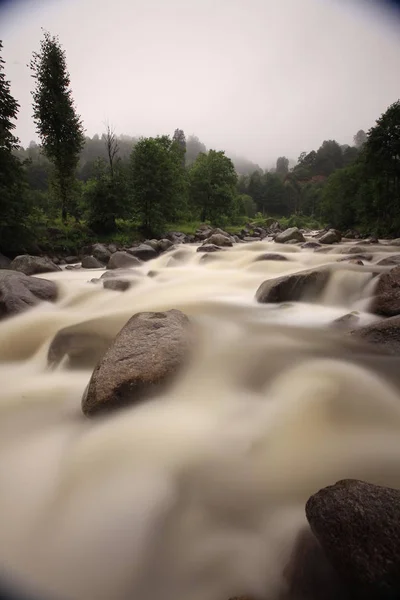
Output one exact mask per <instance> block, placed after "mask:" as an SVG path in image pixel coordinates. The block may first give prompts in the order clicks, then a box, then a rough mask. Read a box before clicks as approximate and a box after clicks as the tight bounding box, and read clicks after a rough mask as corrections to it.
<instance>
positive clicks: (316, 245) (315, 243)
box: [300, 242, 321, 250]
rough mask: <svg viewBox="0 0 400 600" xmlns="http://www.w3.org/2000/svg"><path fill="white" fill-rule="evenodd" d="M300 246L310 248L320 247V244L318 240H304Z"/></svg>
mask: <svg viewBox="0 0 400 600" xmlns="http://www.w3.org/2000/svg"><path fill="white" fill-rule="evenodd" d="M300 248H308V249H310V250H311V249H315V248H321V244H320V243H319V242H304V244H302V245H301V246H300Z"/></svg>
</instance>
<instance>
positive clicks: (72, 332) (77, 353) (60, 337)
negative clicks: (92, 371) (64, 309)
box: [47, 323, 112, 369]
mask: <svg viewBox="0 0 400 600" xmlns="http://www.w3.org/2000/svg"><path fill="white" fill-rule="evenodd" d="M111 342H112V338H111V337H107V336H105V335H102V334H99V333H97V332H95V331H91V330H90V329H89V328H88V326H87V324H86V323H78V324H77V325H71V326H70V327H64V329H61V330H60V331H59V332H58V333H57V334H56V336H55V337H54V339H53V341H52V342H51V344H50V348H49V350H48V353H47V361H48V363H49V365H50V366H52V367H54V366H57V365H58V364H59V363H60V362H61V361H62V360H63V359H64V358H66V359H67V360H68V366H69V367H71V368H75V369H79V368H81V369H83V368H93V367H94V366H95V365H96V363H97V362H98V361H99V360H100V359H101V357H102V356H103V355H104V353H105V351H106V350H107V348H108V347H109V345H110V344H111Z"/></svg>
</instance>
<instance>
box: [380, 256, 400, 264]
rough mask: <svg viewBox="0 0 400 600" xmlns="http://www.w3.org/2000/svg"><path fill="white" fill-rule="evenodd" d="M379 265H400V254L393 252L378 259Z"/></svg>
mask: <svg viewBox="0 0 400 600" xmlns="http://www.w3.org/2000/svg"><path fill="white" fill-rule="evenodd" d="M376 264H377V266H379V267H395V266H396V265H400V254H392V255H391V256H386V257H385V258H382V259H381V260H380V261H378V262H377V263H376Z"/></svg>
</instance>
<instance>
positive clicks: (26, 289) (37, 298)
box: [0, 269, 57, 319]
mask: <svg viewBox="0 0 400 600" xmlns="http://www.w3.org/2000/svg"><path fill="white" fill-rule="evenodd" d="M56 299H57V286H56V284H55V283H54V281H47V279H40V278H39V277H28V276H27V275H25V274H24V273H19V272H18V271H11V270H8V269H7V270H4V269H0V319H2V318H4V317H9V316H13V315H17V314H19V313H21V312H24V311H25V310H27V309H28V308H30V307H32V306H36V304H38V303H39V302H41V301H47V302H54V301H55V300H56Z"/></svg>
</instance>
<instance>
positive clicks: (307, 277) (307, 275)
mask: <svg viewBox="0 0 400 600" xmlns="http://www.w3.org/2000/svg"><path fill="white" fill-rule="evenodd" d="M329 278H330V271H329V270H328V269H318V270H308V271H301V272H300V273H293V274H292V275H283V276H282V277H277V278H275V279H268V280H267V281H264V283H262V284H261V285H260V287H259V288H258V290H257V292H256V300H257V301H258V302H262V303H271V302H290V301H296V300H308V301H311V300H315V299H316V298H317V297H318V296H319V295H320V294H321V292H322V291H323V290H324V288H325V286H326V284H327V283H328V281H329Z"/></svg>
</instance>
